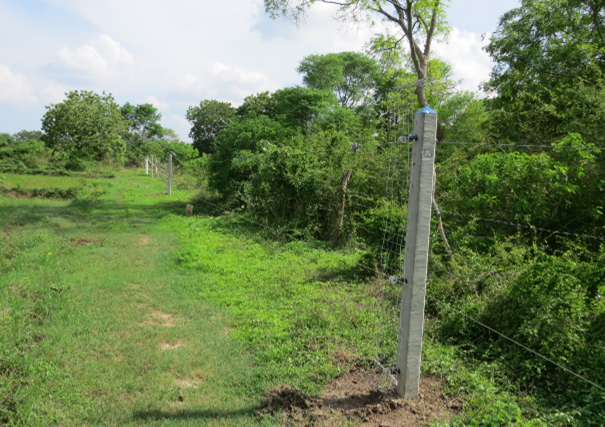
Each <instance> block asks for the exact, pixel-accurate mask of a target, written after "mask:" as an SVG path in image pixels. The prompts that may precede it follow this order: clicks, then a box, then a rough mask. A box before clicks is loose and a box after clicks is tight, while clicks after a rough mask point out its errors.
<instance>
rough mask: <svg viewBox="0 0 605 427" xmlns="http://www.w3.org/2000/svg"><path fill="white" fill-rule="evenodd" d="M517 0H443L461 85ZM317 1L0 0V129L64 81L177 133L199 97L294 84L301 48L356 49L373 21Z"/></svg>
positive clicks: (445, 47) (56, 98) (58, 92)
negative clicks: (144, 111) (298, 6)
mask: <svg viewBox="0 0 605 427" xmlns="http://www.w3.org/2000/svg"><path fill="white" fill-rule="evenodd" d="M518 4H519V0H498V1H495V0H451V1H450V6H449V11H448V21H449V23H450V25H451V26H452V31H451V34H450V37H449V40H448V43H447V44H446V43H439V44H436V45H435V46H434V49H433V51H434V54H436V55H437V56H439V57H440V58H442V59H445V60H447V61H449V62H450V63H451V64H452V66H453V71H454V74H455V77H456V78H457V79H462V80H463V82H462V84H461V86H462V88H463V89H466V90H477V89H478V86H479V84H480V83H481V82H482V81H485V80H487V79H488V78H489V73H490V70H491V66H492V64H491V62H490V58H489V56H488V55H487V54H486V53H485V52H484V51H482V49H481V48H482V47H483V46H484V45H485V44H486V42H487V38H485V37H482V35H484V34H487V37H489V34H490V33H492V32H494V31H495V30H496V28H497V25H498V20H499V18H500V16H501V15H502V14H503V13H504V12H506V11H507V10H510V9H512V8H514V7H516V6H518ZM334 11H335V9H334V6H332V5H327V4H316V5H315V6H314V7H313V8H311V9H310V11H309V13H308V15H307V17H306V19H305V21H304V22H301V23H300V24H299V25H298V26H296V25H294V24H292V23H291V22H288V21H284V20H281V19H278V20H272V19H270V18H269V17H268V16H267V15H266V14H265V12H264V8H263V4H262V1H261V0H220V1H217V0H103V1H98V0H0V40H2V42H1V43H0V133H1V132H7V133H15V132H18V131H20V130H23V129H26V130H36V129H40V123H41V122H40V120H41V118H42V116H43V115H44V112H45V111H46V109H45V106H48V105H50V104H55V103H59V102H61V101H62V100H63V99H64V97H65V96H64V94H65V92H68V91H70V90H93V91H95V92H99V93H101V92H102V91H105V92H107V93H111V94H112V95H113V96H114V98H115V99H116V102H118V103H119V104H124V103H126V102H130V103H132V104H141V103H151V104H153V105H154V106H155V107H156V108H158V109H159V111H160V112H161V113H162V116H163V117H162V121H161V124H162V125H163V126H165V127H169V128H171V129H173V130H175V131H176V132H177V134H178V135H179V136H180V137H181V139H182V140H184V141H190V139H189V137H188V133H189V123H188V122H187V121H186V119H185V113H186V111H187V108H188V107H190V106H193V105H197V104H199V103H200V101H202V100H204V99H217V100H220V101H225V102H230V103H232V104H233V105H234V106H237V105H239V104H241V102H242V101H243V99H244V98H245V97H246V96H248V95H250V94H254V93H259V92H263V91H267V90H268V91H275V90H277V89H280V88H284V87H288V86H294V85H299V84H302V78H301V76H300V75H299V74H298V73H297V72H296V68H297V67H298V64H299V63H300V61H301V60H302V59H303V58H304V57H305V56H307V55H311V54H325V53H332V52H343V51H361V50H362V49H363V47H364V45H365V44H366V43H367V41H368V40H369V39H370V38H371V37H372V35H373V34H375V33H377V32H381V31H384V30H385V27H384V25H383V24H381V23H380V22H378V23H377V25H376V26H375V27H373V28H370V27H368V26H366V25H361V26H355V27H351V26H346V25H343V24H341V23H339V22H338V21H335V20H334V19H333V14H334Z"/></svg>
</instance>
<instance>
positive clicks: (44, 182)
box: [0, 174, 109, 188]
mask: <svg viewBox="0 0 605 427" xmlns="http://www.w3.org/2000/svg"><path fill="white" fill-rule="evenodd" d="M108 184H109V183H108V182H104V180H99V179H96V180H92V179H85V178H74V177H60V176H45V175H12V174H1V175H0V185H2V186H4V187H11V188H14V187H21V188H71V187H93V186H98V187H104V186H107V185H108Z"/></svg>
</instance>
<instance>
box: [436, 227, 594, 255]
mask: <svg viewBox="0 0 605 427" xmlns="http://www.w3.org/2000/svg"><path fill="white" fill-rule="evenodd" d="M443 231H444V232H445V233H447V234H449V235H450V236H451V235H454V234H456V235H460V236H465V237H470V238H473V239H477V240H491V241H493V242H496V243H502V244H505V245H510V246H517V247H521V248H527V249H532V250H538V251H544V252H552V253H557V254H562V255H564V254H572V255H576V256H583V257H586V258H594V257H595V256H597V255H589V254H584V253H579V252H573V251H564V250H561V249H552V248H549V247H546V246H530V245H523V244H521V243H513V242H508V241H504V240H498V239H496V238H494V237H489V236H476V235H474V234H467V233H460V232H459V231H455V230H449V229H444V230H443Z"/></svg>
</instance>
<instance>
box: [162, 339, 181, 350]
mask: <svg viewBox="0 0 605 427" xmlns="http://www.w3.org/2000/svg"><path fill="white" fill-rule="evenodd" d="M182 346H183V343H182V342H180V341H177V342H175V343H174V344H171V343H168V342H165V343H162V344H160V349H161V350H162V351H166V350H174V349H177V348H179V347H182Z"/></svg>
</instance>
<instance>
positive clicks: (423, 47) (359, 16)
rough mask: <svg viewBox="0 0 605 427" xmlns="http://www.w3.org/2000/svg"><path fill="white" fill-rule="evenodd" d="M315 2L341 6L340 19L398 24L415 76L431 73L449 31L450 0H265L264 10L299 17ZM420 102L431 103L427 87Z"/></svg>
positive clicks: (419, 90)
mask: <svg viewBox="0 0 605 427" xmlns="http://www.w3.org/2000/svg"><path fill="white" fill-rule="evenodd" d="M316 2H322V3H329V4H334V5H337V6H338V13H337V15H336V16H337V19H340V20H346V21H361V20H370V21H372V20H373V19H374V18H375V17H376V16H379V17H382V18H383V19H384V20H386V21H387V22H390V23H392V24H394V25H395V27H396V28H397V29H398V31H399V32H400V36H401V38H400V39H399V40H400V41H403V40H405V41H407V43H408V46H409V48H410V56H411V59H412V64H413V67H414V71H415V72H416V76H417V77H418V79H425V78H427V76H428V64H429V59H430V56H431V46H432V43H433V41H434V39H435V37H436V36H439V35H444V34H446V33H447V31H448V27H447V22H446V21H445V6H446V3H447V0H348V1H346V0H345V1H331V0H265V10H266V11H267V13H269V14H270V15H271V17H277V16H284V17H286V18H290V19H294V20H298V19H300V18H301V17H302V16H303V15H304V13H305V11H306V10H307V9H308V8H309V7H311V6H312V5H313V4H314V3H316ZM416 95H417V98H418V103H419V104H420V105H421V106H422V107H424V106H426V105H428V100H427V97H426V92H425V88H424V86H423V85H419V86H418V87H417V89H416Z"/></svg>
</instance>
